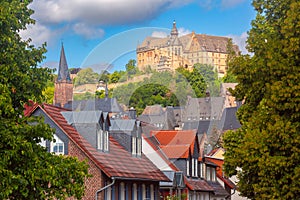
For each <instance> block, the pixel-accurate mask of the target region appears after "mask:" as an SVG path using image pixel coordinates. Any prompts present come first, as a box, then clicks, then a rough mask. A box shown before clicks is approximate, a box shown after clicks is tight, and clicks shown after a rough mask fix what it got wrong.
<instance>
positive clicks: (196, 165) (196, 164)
mask: <svg viewBox="0 0 300 200" xmlns="http://www.w3.org/2000/svg"><path fill="white" fill-rule="evenodd" d="M194 159H195V161H194V164H195V177H198V159H197V158H194Z"/></svg>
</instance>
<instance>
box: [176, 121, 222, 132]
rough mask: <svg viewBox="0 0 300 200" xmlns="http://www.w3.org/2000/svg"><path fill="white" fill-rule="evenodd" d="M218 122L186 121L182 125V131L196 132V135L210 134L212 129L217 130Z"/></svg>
mask: <svg viewBox="0 0 300 200" xmlns="http://www.w3.org/2000/svg"><path fill="white" fill-rule="evenodd" d="M219 123H220V121H219V120H202V121H186V122H184V124H183V127H182V129H183V130H192V129H196V130H198V134H203V133H206V134H210V133H211V131H212V130H213V128H218V126H219Z"/></svg>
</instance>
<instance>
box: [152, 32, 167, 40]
mask: <svg viewBox="0 0 300 200" xmlns="http://www.w3.org/2000/svg"><path fill="white" fill-rule="evenodd" d="M168 35H169V33H167V32H163V31H153V33H152V35H151V36H152V37H157V38H166V37H168Z"/></svg>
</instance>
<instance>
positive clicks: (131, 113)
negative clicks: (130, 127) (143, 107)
mask: <svg viewBox="0 0 300 200" xmlns="http://www.w3.org/2000/svg"><path fill="white" fill-rule="evenodd" d="M129 118H130V119H136V110H135V109H134V108H133V107H131V108H130V109H129Z"/></svg>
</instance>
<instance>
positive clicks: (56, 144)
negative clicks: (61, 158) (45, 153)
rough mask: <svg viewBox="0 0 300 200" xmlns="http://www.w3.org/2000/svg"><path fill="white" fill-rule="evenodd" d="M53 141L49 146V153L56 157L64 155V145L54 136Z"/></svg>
mask: <svg viewBox="0 0 300 200" xmlns="http://www.w3.org/2000/svg"><path fill="white" fill-rule="evenodd" d="M54 140H55V141H52V142H51V144H50V152H53V153H55V154H58V155H62V154H64V143H63V141H62V140H60V139H59V138H58V137H57V136H56V135H54Z"/></svg>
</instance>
